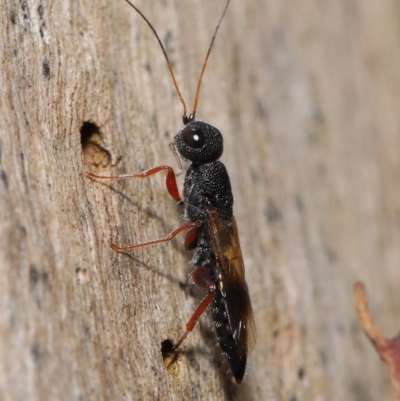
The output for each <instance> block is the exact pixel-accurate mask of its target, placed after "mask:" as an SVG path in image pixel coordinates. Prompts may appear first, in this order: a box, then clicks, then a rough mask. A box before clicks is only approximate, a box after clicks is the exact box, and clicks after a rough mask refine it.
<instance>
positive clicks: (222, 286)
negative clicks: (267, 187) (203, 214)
mask: <svg viewBox="0 0 400 401" xmlns="http://www.w3.org/2000/svg"><path fill="white" fill-rule="evenodd" d="M207 211H208V222H209V227H210V234H211V238H212V244H213V250H214V253H215V257H216V259H217V263H218V267H219V269H218V280H217V283H218V286H219V290H220V292H221V295H222V302H223V303H224V305H225V309H226V311H227V317H228V320H229V326H230V330H231V333H232V335H233V339H234V342H235V344H236V346H237V348H238V351H239V352H240V353H241V354H243V355H246V354H247V353H250V352H251V350H252V349H253V347H254V344H255V341H256V329H255V323H254V315H253V309H252V307H251V302H250V297H249V292H248V288H247V283H246V280H245V274H244V263H243V257H242V251H241V249H240V243H239V235H238V230H237V226H236V220H235V217H232V220H231V221H225V220H223V219H221V218H220V217H219V215H218V212H217V211H216V210H215V209H214V208H212V207H211V206H207Z"/></svg>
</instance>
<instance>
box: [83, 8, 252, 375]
mask: <svg viewBox="0 0 400 401" xmlns="http://www.w3.org/2000/svg"><path fill="white" fill-rule="evenodd" d="M126 1H127V3H129V5H130V6H131V7H133V8H134V9H135V10H136V11H137V12H138V13H139V14H140V15H141V17H142V18H143V19H144V20H145V21H146V23H147V24H148V25H149V27H150V28H151V30H152V31H153V33H154V35H155V36H156V38H157V40H158V42H159V44H160V46H161V49H162V51H163V53H164V56H165V59H166V60H167V64H168V68H169V71H170V74H171V77H172V80H173V83H174V86H175V88H176V91H177V93H178V96H179V99H180V101H181V102H182V105H183V109H184V112H183V123H184V125H185V127H184V128H183V129H182V130H181V131H180V132H179V133H178V135H176V136H175V138H174V143H173V144H172V147H173V148H174V149H176V150H177V151H178V152H179V154H180V156H181V157H182V159H184V160H188V161H190V162H191V165H190V167H189V168H188V170H187V172H186V176H185V181H184V190H183V199H181V197H180V195H179V191H178V187H177V184H176V179H175V173H174V171H173V169H172V168H171V167H168V166H159V167H154V168H151V169H149V170H146V171H143V172H142V173H139V174H127V175H120V176H108V177H105V176H98V175H94V174H91V173H89V176H90V177H91V178H95V179H120V178H129V177H136V178H144V177H149V176H151V175H153V174H156V173H158V172H159V171H164V170H166V172H167V178H166V186H167V190H168V192H169V194H170V195H171V196H172V197H173V198H174V199H175V200H176V201H177V202H178V203H179V204H181V205H183V208H184V215H183V219H184V224H183V225H182V226H181V227H179V228H177V229H176V230H174V231H173V232H172V233H170V234H169V235H167V236H166V237H165V238H162V239H158V240H154V241H149V242H144V243H140V244H136V245H131V246H125V247H119V246H116V245H114V244H112V245H111V246H112V248H113V249H115V250H116V251H119V252H121V251H127V250H130V249H134V248H138V247H141V246H145V245H150V244H155V243H159V242H167V241H171V240H172V239H173V238H174V237H175V236H176V235H177V234H179V233H180V232H182V231H184V230H188V231H187V233H186V236H185V240H184V245H185V248H186V249H187V250H193V249H194V254H193V257H192V260H191V265H192V267H193V269H194V270H193V272H192V275H191V276H192V279H193V282H194V283H195V284H197V285H198V286H200V287H202V288H205V289H207V290H208V294H207V296H206V297H205V298H204V299H203V300H202V302H201V303H200V305H199V306H198V307H197V309H196V310H195V312H194V313H193V315H192V317H191V319H190V320H189V322H188V323H187V324H186V331H185V333H184V334H183V335H182V336H181V338H180V339H179V340H178V341H177V342H176V343H175V345H174V346H173V348H172V351H171V352H173V351H175V350H176V349H177V348H178V347H179V346H180V345H181V344H182V342H183V341H184V340H185V338H186V337H187V335H188V334H189V333H190V332H191V331H192V330H193V328H194V326H195V324H196V322H197V321H198V319H199V318H200V316H201V315H202V314H203V312H204V311H205V310H206V308H207V307H208V306H209V305H210V303H211V304H212V305H211V313H212V318H213V323H214V329H215V332H216V334H217V337H218V342H219V345H220V346H221V348H222V351H223V353H224V355H225V356H226V359H227V361H228V363H229V366H230V369H231V371H232V374H233V376H234V378H235V380H236V382H237V383H241V382H242V380H243V377H244V374H245V371H246V362H247V355H248V353H249V352H250V350H251V348H252V346H253V345H254V342H255V325H254V318H253V310H252V307H251V303H250V298H249V293H248V289H247V284H246V281H245V275H244V265H243V258H242V252H241V249H240V243H239V236H238V230H237V226H236V221H235V217H234V216H233V195H232V189H231V183H230V180H229V176H228V172H227V170H226V168H225V166H224V165H223V164H222V163H221V162H220V161H218V159H219V158H220V157H221V155H222V152H223V138H222V135H221V133H220V132H219V130H218V129H216V128H215V127H213V126H211V125H209V124H207V123H205V122H203V121H196V120H195V114H196V109H197V104H198V97H199V92H200V87H201V81H202V77H203V74H204V71H205V67H206V64H207V60H208V57H209V55H210V52H211V49H212V46H213V43H214V39H215V37H216V35H217V32H218V29H219V26H220V24H221V21H222V19H223V17H224V15H225V13H226V10H227V8H228V5H229V3H230V0H228V1H227V2H226V5H225V8H224V11H223V13H222V15H221V17H220V20H219V22H218V24H217V27H216V29H215V31H214V35H213V37H212V40H211V44H210V47H209V49H208V52H207V55H206V58H205V61H204V64H203V68H202V70H201V73H200V78H199V81H198V85H197V91H196V96H195V101H194V107H193V113H192V114H190V115H189V116H187V114H186V105H185V102H184V100H183V98H182V95H181V93H180V91H179V88H178V85H177V83H176V80H175V76H174V73H173V71H172V67H171V63H170V61H169V59H168V56H167V53H166V51H165V49H164V46H163V44H162V42H161V40H160V38H159V36H158V35H157V32H156V31H155V29H154V28H153V26H152V25H151V23H150V22H149V21H148V19H147V18H146V17H145V16H144V15H143V13H142V12H141V11H140V10H139V9H138V8H137V7H136V6H135V5H133V4H132V3H131V2H130V1H129V0H126Z"/></svg>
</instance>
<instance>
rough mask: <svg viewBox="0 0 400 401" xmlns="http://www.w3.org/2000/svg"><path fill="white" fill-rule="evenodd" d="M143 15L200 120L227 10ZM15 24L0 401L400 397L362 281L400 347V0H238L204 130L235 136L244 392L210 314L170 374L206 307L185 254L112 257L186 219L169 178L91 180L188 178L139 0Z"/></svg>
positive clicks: (63, 6) (5, 146)
mask: <svg viewBox="0 0 400 401" xmlns="http://www.w3.org/2000/svg"><path fill="white" fill-rule="evenodd" d="M137 4H138V6H139V7H141V9H142V10H143V11H144V12H145V14H147V15H148V16H149V18H150V19H151V21H152V22H153V23H154V25H155V26H156V27H157V30H158V32H159V34H160V36H161V38H162V39H163V41H164V42H165V43H166V47H167V50H168V52H169V54H170V56H171V59H172V62H173V64H174V66H175V70H176V74H177V79H178V80H179V82H180V85H181V88H182V91H183V94H184V96H185V98H186V99H187V101H188V102H189V106H190V105H191V103H192V99H193V94H194V90H195V86H196V80H197V77H198V73H199V69H200V67H201V63H202V61H203V57H204V55H205V52H206V49H207V46H208V43H209V40H210V36H211V34H212V31H213V29H214V26H215V23H216V21H217V18H218V14H219V13H220V10H221V9H222V7H223V1H218V2H215V1H212V0H210V1H204V0H202V1H201V0H182V1H181V0H180V1H179V2H178V1H175V2H173V1H170V0H166V1H164V0H163V1H153V2H151V4H150V2H145V1H138V2H137ZM0 14H1V18H0V21H1V22H0V27H1V36H2V40H1V45H0V46H1V47H0V51H1V56H0V63H1V68H0V95H1V96H0V117H1V120H0V149H1V160H0V162H1V175H0V178H1V180H0V193H1V195H0V339H1V341H0V398H1V400H4V401H14V400H41V401H43V400H61V399H62V400H85V401H86V400H96V401H99V400H125V399H126V400H173V401H175V400H190V399H200V400H268V401H270V400H271V401H272V400H291V401H295V400H297V401H300V400H301V401H303V400H359V401H369V400H370V401H372V400H380V401H386V400H388V401H389V400H392V399H393V397H394V395H393V392H392V389H391V388H390V382H389V377H388V373H387V371H386V369H385V367H384V366H383V364H382V363H381V362H380V361H379V359H378V357H377V355H376V354H375V351H374V350H373V349H372V347H371V346H370V344H369V343H368V340H367V339H365V338H364V336H363V334H362V332H361V330H360V328H359V327H358V324H357V320H356V315H355V312H354V309H353V302H352V286H353V283H354V282H355V281H356V280H362V281H363V282H364V283H365V284H366V286H367V288H368V290H369V294H370V301H371V306H372V308H373V310H372V313H373V315H374V316H375V317H376V320H377V323H378V324H379V326H380V327H382V329H383V330H384V331H385V333H387V334H388V336H389V337H390V336H391V333H393V334H395V333H397V331H398V329H399V328H400V319H399V317H398V316H399V315H398V305H399V302H400V295H399V291H398V288H399V285H400V268H399V266H400V247H399V243H400V185H399V177H400V151H399V149H400V135H399V132H400V117H399V115H400V113H399V110H400V75H399V71H400V53H399V52H398V49H399V48H400V32H399V26H400V21H399V14H398V6H397V3H396V2H394V1H390V0H380V1H377V2H365V1H363V0H356V1H353V2H349V1H348V0H336V1H327V0H326V1H322V2H316V1H311V0H307V1H302V2H295V3H293V2H282V1H277V0H247V1H237V0H233V1H232V4H231V8H230V10H229V12H228V15H227V17H226V19H225V21H224V23H223V26H222V28H221V31H220V35H219V37H218V38H217V42H216V45H215V48H214V50H213V53H212V57H211V61H210V65H209V68H208V70H207V72H206V75H205V78H204V86H203V88H202V93H201V99H200V105H199V111H198V117H199V118H200V119H205V120H207V121H208V122H210V123H212V124H213V125H215V126H216V127H219V128H220V129H221V131H222V132H223V134H224V136H225V154H224V157H223V161H224V162H225V163H226V165H227V166H228V169H229V171H230V173H231V178H232V183H233V188H234V191H235V196H236V203H235V213H236V216H237V220H238V224H239V229H240V234H241V241H242V250H243V254H244V258H245V263H246V268H247V271H246V273H247V281H248V284H249V288H250V291H251V297H252V301H253V307H254V311H255V318H256V323H257V329H258V343H257V345H256V348H255V350H254V352H253V354H252V356H251V358H250V360H249V365H250V366H249V370H248V375H247V380H246V382H245V383H244V384H242V385H241V386H240V387H237V386H235V385H233V384H232V383H231V382H230V378H229V375H226V374H225V372H226V370H227V367H226V365H225V364H224V362H223V358H221V355H220V351H219V349H218V347H215V346H214V343H215V339H214V336H213V332H212V330H211V328H210V321H209V318H207V317H205V318H203V319H202V321H201V324H200V328H199V329H197V330H196V331H195V333H193V335H191V336H190V337H189V338H188V339H187V341H186V343H185V346H184V347H183V349H182V350H183V351H184V353H183V354H182V355H181V360H180V361H179V363H177V364H176V365H175V366H174V369H172V371H171V374H169V373H167V371H166V369H165V367H164V364H163V360H162V356H161V352H160V348H161V342H162V341H163V340H165V339H166V338H170V339H172V340H174V339H177V338H178V336H179V335H180V334H181V333H182V330H183V328H184V325H185V323H186V321H187V320H188V318H189V316H190V314H191V311H192V310H193V307H194V305H195V304H196V303H197V302H198V300H199V296H200V297H201V293H200V295H199V294H198V293H197V292H196V293H195V294H194V293H193V291H192V290H191V287H186V286H183V285H181V283H184V282H185V277H186V276H187V274H188V272H189V269H188V266H187V263H188V260H189V256H188V255H187V253H186V252H184V251H183V250H182V247H181V246H180V243H179V241H174V242H173V244H170V245H160V246H154V247H148V248H146V249H140V250H137V251H135V252H131V253H129V254H126V255H121V254H117V253H115V252H114V251H112V250H111V249H110V247H109V242H110V241H115V242H117V243H118V244H121V245H122V244H128V243H136V242H138V241H141V240H144V239H152V238H157V237H159V236H161V235H163V234H164V233H167V232H169V231H170V230H171V229H172V228H173V227H175V226H177V225H178V224H179V213H180V211H179V209H178V207H176V206H174V202H173V201H171V199H169V197H168V194H167V193H166V191H165V189H164V186H163V177H153V178H151V179H148V180H144V181H140V180H131V181H126V182H112V183H107V184H105V183H98V182H93V181H91V180H89V179H88V178H87V177H86V176H85V172H87V171H96V172H102V173H107V172H112V173H122V172H132V173H133V172H138V171H140V170H141V169H144V168H147V167H151V166H155V165H159V164H169V165H172V166H176V162H175V159H174V157H173V155H172V154H171V152H170V151H169V148H168V143H169V142H171V138H172V137H173V135H174V134H175V133H176V132H177V131H178V130H179V129H180V128H181V123H180V122H181V119H180V115H181V107H180V104H179V102H178V100H177V97H176V94H175V93H174V90H173V87H172V84H171V81H170V77H169V75H168V73H167V71H166V67H165V62H164V60H163V56H162V53H161V51H160V49H159V47H158V45H157V43H156V41H155V39H154V37H153V36H152V34H151V32H150V30H149V29H148V27H147V26H146V25H145V23H144V22H143V21H142V20H140V19H139V17H138V16H137V15H136V14H135V13H134V12H133V11H132V10H131V9H129V7H128V6H127V5H126V4H125V3H124V2H123V1H122V0H118V1H117V0H113V1H111V0H100V1H94V0H81V1H66V0H53V1H48V0H43V1H40V0H19V1H16V0H5V1H4V2H3V4H2V6H1V7H0ZM85 121H86V122H91V123H94V124H95V126H94V125H90V124H89V125H88V124H86V125H85V126H84V130H83V134H84V139H85V142H84V144H85V147H84V148H85V149H84V150H85V151H84V153H83V152H82V145H81V131H82V130H81V129H82V126H83V124H84V122H85ZM96 126H97V127H98V128H99V132H97V131H96Z"/></svg>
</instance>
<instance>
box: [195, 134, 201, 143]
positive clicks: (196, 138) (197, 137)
mask: <svg viewBox="0 0 400 401" xmlns="http://www.w3.org/2000/svg"><path fill="white" fill-rule="evenodd" d="M193 139H194V140H195V141H196V142H197V141H198V140H199V139H200V138H199V136H198V135H197V134H195V135H193Z"/></svg>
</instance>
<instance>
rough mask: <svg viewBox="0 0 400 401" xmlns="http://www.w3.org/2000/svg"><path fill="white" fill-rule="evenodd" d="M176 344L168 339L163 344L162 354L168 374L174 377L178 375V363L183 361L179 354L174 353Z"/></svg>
mask: <svg viewBox="0 0 400 401" xmlns="http://www.w3.org/2000/svg"><path fill="white" fill-rule="evenodd" d="M173 349H174V343H173V342H172V341H171V340H169V339H167V340H164V341H163V342H162V343H161V354H162V357H163V361H164V365H165V368H166V369H167V371H168V373H169V374H170V375H172V376H176V375H177V374H178V365H177V362H178V361H180V360H181V357H180V355H179V352H176V351H173Z"/></svg>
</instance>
